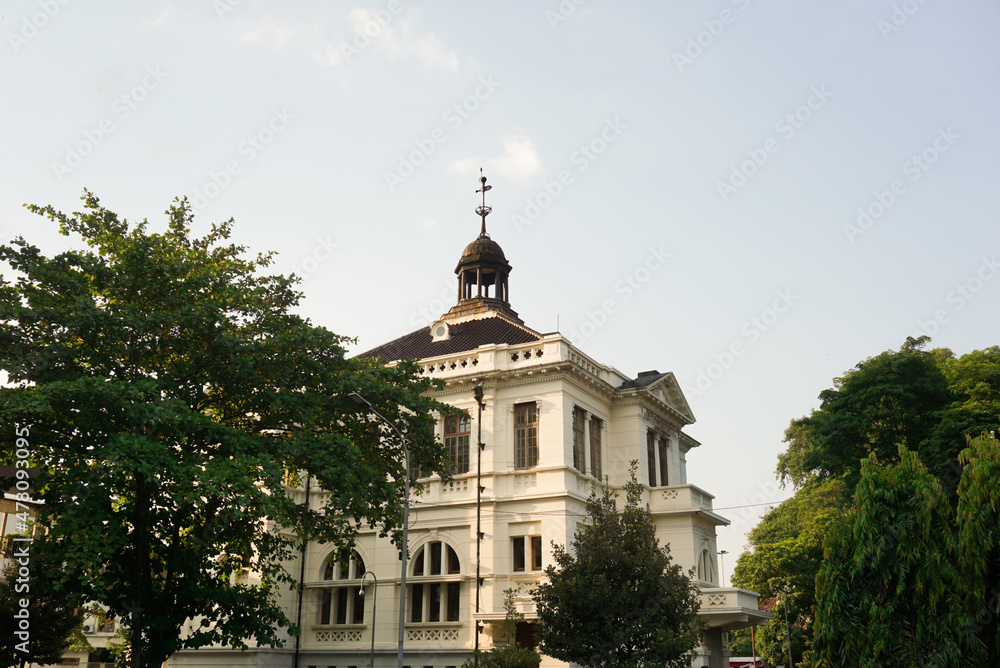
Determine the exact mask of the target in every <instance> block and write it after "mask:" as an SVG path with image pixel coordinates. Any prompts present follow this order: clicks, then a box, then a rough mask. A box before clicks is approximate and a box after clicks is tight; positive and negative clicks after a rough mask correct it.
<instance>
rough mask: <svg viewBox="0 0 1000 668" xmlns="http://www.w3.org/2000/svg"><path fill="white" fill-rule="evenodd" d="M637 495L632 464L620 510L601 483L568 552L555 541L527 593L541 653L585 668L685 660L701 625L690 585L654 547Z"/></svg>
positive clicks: (633, 667) (663, 550)
mask: <svg viewBox="0 0 1000 668" xmlns="http://www.w3.org/2000/svg"><path fill="white" fill-rule="evenodd" d="M641 495H642V486H641V485H640V484H639V483H638V482H637V481H636V477H635V465H634V464H633V468H632V479H631V481H630V482H629V483H626V485H625V507H624V509H623V510H622V511H621V512H619V510H618V507H617V503H616V500H615V497H616V495H614V494H613V493H612V492H611V490H610V489H609V488H607V487H605V488H604V491H603V493H602V494H601V495H600V496H597V495H592V496H591V497H590V499H589V500H588V502H587V515H588V516H589V518H588V520H587V522H586V523H585V524H583V525H581V526H580V527H579V528H578V530H577V532H576V535H575V536H574V538H573V542H572V548H573V549H572V553H570V552H567V551H566V549H565V548H564V547H562V546H558V545H557V546H555V549H554V558H555V565H550V566H549V567H548V568H546V569H545V574H546V575H547V576H548V580H547V581H546V582H543V583H542V584H541V585H539V586H538V587H537V588H536V589H535V590H534V592H533V593H532V597H533V598H534V600H535V605H536V609H537V612H538V619H539V622H540V628H539V631H538V636H537V637H538V640H539V643H540V646H541V650H542V652H543V653H544V654H547V655H549V656H551V657H554V658H556V659H561V660H563V661H573V662H575V663H578V664H580V665H583V666H589V667H593V668H597V667H607V668H638V667H639V666H650V665H658V666H666V667H667V668H674V667H680V666H687V665H689V664H690V661H691V652H692V650H693V649H694V648H695V647H696V646H697V645H698V643H699V642H700V640H701V633H702V631H703V628H704V627H703V623H702V621H701V620H700V619H699V617H698V610H699V607H700V600H699V594H698V589H697V588H696V587H695V585H694V584H693V581H692V579H691V578H690V577H688V576H687V575H686V574H685V573H684V572H683V570H682V569H681V567H680V566H679V565H677V564H673V563H672V561H671V558H670V549H669V547H661V546H660V544H659V540H658V539H657V538H656V527H655V524H654V522H653V517H652V515H651V514H650V513H649V510H648V509H647V508H646V507H644V506H643V505H642V502H641V499H642V496H641Z"/></svg>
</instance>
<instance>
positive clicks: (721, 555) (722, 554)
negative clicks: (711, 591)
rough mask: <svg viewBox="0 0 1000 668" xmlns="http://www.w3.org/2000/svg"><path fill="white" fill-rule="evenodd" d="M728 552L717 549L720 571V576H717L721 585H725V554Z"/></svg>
mask: <svg viewBox="0 0 1000 668" xmlns="http://www.w3.org/2000/svg"><path fill="white" fill-rule="evenodd" d="M727 554H729V551H728V550H719V565H720V570H721V571H722V573H721V574H720V575H721V576H722V577H721V578H719V579H720V580H721V581H722V586H723V587H725V586H726V555H727Z"/></svg>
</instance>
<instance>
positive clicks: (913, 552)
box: [815, 446, 964, 668]
mask: <svg viewBox="0 0 1000 668" xmlns="http://www.w3.org/2000/svg"><path fill="white" fill-rule="evenodd" d="M898 459H899V462H898V464H896V465H894V466H890V467H886V466H883V465H881V464H880V463H879V462H878V460H877V459H876V458H875V457H872V458H868V459H865V460H864V461H863V462H862V467H861V481H860V482H859V483H858V486H857V490H856V493H855V504H854V507H852V508H851V509H850V510H849V511H848V513H847V516H846V517H845V518H844V519H843V520H842V521H841V522H840V523H838V525H837V526H836V527H835V528H834V530H833V531H832V532H831V535H830V536H829V538H828V541H827V546H828V552H827V555H826V559H825V560H824V561H823V564H822V565H821V567H820V569H819V574H818V575H817V577H816V596H817V605H816V630H815V647H816V650H815V651H816V655H817V658H818V659H819V660H818V665H820V666H831V667H840V666H885V667H887V668H892V667H894V666H898V667H899V668H909V667H910V666H957V665H959V661H960V660H961V657H962V647H961V634H960V629H961V628H962V627H963V622H964V619H963V609H964V606H963V604H962V602H961V600H960V598H959V587H960V583H961V579H962V578H961V575H960V574H959V571H958V569H957V568H956V565H955V562H954V559H953V558H952V557H951V554H950V552H951V545H950V539H949V537H950V536H951V532H952V525H953V522H954V516H953V511H952V509H951V506H950V505H949V503H948V499H947V496H946V495H945V493H944V489H943V487H942V485H941V483H940V482H939V481H938V480H937V479H936V478H935V477H934V476H933V475H931V474H930V472H929V471H927V469H926V468H925V467H924V466H923V464H921V463H920V461H919V458H918V456H917V454H916V453H914V452H910V451H909V450H907V449H906V448H904V447H903V446H900V447H899V456H898Z"/></svg>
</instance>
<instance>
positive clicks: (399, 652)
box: [347, 392, 410, 668]
mask: <svg viewBox="0 0 1000 668" xmlns="http://www.w3.org/2000/svg"><path fill="white" fill-rule="evenodd" d="M347 396H348V397H350V399H351V401H353V402H354V403H356V404H357V405H359V406H361V407H362V408H364V409H365V410H367V411H371V412H372V413H373V414H374V415H375V416H376V417H377V418H378V419H380V420H382V422H384V423H385V424H387V425H389V427H390V428H391V429H392V430H393V431H394V432H396V434H397V435H398V436H399V442H400V443H402V444H403V455H404V456H405V458H406V461H405V462H404V467H403V481H404V489H403V544H402V545H401V546H400V561H401V562H402V565H401V570H400V573H399V637H398V640H397V647H396V668H403V635H404V625H405V624H406V551H407V547H408V543H407V539H408V532H409V528H410V449H409V448H408V447H407V446H406V437H404V436H403V432H401V431H400V430H399V427H397V426H396V424H395V423H394V422H393V421H392V420H390V419H389V418H387V417H386V416H384V415H382V414H381V413H379V412H378V411H377V410H375V407H374V406H372V405H371V402H370V401H368V400H367V399H365V398H364V397H363V396H361V395H360V394H358V393H357V392H351V393H350V394H348V395H347ZM373 629H374V627H373Z"/></svg>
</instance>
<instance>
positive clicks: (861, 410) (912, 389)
mask: <svg viewBox="0 0 1000 668" xmlns="http://www.w3.org/2000/svg"><path fill="white" fill-rule="evenodd" d="M928 341H929V339H928V338H927V337H926V336H924V337H920V338H919V339H912V338H910V339H907V340H906V343H905V344H903V346H902V347H901V348H900V349H899V350H898V351H891V350H890V351H886V352H884V353H881V354H879V355H877V356H875V357H871V358H869V359H867V360H865V361H864V362H861V363H859V364H858V365H857V366H856V367H855V368H854V369H853V370H852V371H850V372H848V373H847V374H845V375H844V376H843V377H841V378H836V379H834V388H833V389H828V390H824V391H823V392H822V393H820V395H819V398H820V407H819V409H817V410H815V411H813V412H812V414H811V415H808V416H806V417H803V418H799V419H797V420H793V421H792V423H791V425H790V426H789V427H788V430H787V431H786V432H785V442H787V443H788V449H787V450H786V451H785V452H784V453H783V454H782V455H780V456H779V458H778V476H779V478H780V479H781V480H782V482H784V481H786V480H791V481H792V483H794V484H795V486H796V487H799V486H801V485H803V484H805V482H806V481H808V480H810V479H813V478H829V477H833V478H836V477H840V476H843V477H844V482H845V483H846V490H847V493H848V494H850V492H851V491H852V490H853V489H854V486H855V485H856V484H857V482H858V480H859V477H860V470H861V468H860V467H861V460H862V459H865V458H866V457H868V456H870V455H871V454H875V455H876V456H877V457H878V458H879V460H880V461H883V462H890V461H893V460H894V458H895V456H896V451H897V447H898V446H899V445H905V446H906V447H907V448H909V449H911V450H914V451H916V452H920V453H922V454H923V453H924V452H926V448H925V447H924V446H925V444H926V443H927V442H928V441H929V440H931V438H932V436H933V435H934V433H935V428H936V427H937V426H938V424H939V422H940V421H941V412H942V411H945V410H947V409H949V408H950V407H951V406H952V403H953V402H954V401H955V400H956V399H957V397H956V395H955V393H954V392H953V391H952V390H951V389H950V388H949V386H948V379H947V378H946V377H945V375H944V373H943V371H942V370H941V360H942V358H947V357H951V352H950V351H946V350H942V351H925V350H922V348H923V346H924V345H926V343H927V342H928ZM978 431H981V428H979V429H977V430H976V433H978ZM964 442H965V440H964V438H962V439H961V440H960V441H959V442H958V443H952V442H944V443H942V442H941V441H940V439H939V440H938V441H937V445H938V447H943V448H945V450H946V452H944V453H942V454H941V456H940V457H939V458H938V459H940V460H942V461H950V460H951V459H954V458H955V457H956V456H957V455H958V453H959V452H960V451H961V450H962V448H963V447H964ZM956 482H957V480H956Z"/></svg>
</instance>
